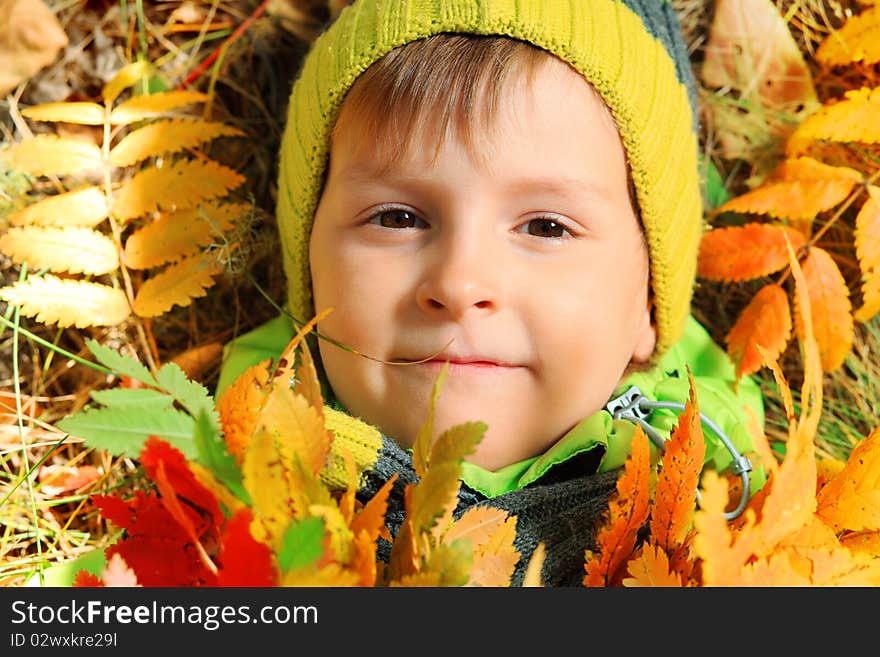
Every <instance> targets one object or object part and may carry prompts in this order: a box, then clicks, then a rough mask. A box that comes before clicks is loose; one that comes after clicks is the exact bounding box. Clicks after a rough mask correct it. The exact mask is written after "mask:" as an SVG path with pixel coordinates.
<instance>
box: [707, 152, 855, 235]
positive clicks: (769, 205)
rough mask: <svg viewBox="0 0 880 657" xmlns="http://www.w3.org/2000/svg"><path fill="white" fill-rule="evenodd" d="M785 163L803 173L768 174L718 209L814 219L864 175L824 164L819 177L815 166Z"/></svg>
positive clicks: (836, 203)
mask: <svg viewBox="0 0 880 657" xmlns="http://www.w3.org/2000/svg"><path fill="white" fill-rule="evenodd" d="M801 159H802V160H804V159H807V158H801ZM786 164H787V165H789V167H790V171H793V172H798V173H801V174H802V175H800V176H798V175H797V174H796V173H789V174H786V175H785V177H784V178H782V179H781V180H780V179H778V178H769V179H768V181H767V182H765V183H764V184H763V185H761V186H760V187H758V188H756V189H753V190H752V191H750V192H746V193H745V194H742V195H741V196H737V197H735V198H733V199H731V200H729V201H727V202H726V203H724V204H722V205H720V206H719V207H718V208H717V209H716V210H715V212H716V213H721V212H741V213H747V214H763V215H767V216H769V217H775V218H788V219H792V220H795V221H798V220H804V219H813V218H815V216H816V215H817V214H819V213H820V212H824V211H826V210H830V209H831V208H833V207H834V206H836V205H838V204H839V203H841V202H842V201H843V200H844V199H846V197H847V196H849V194H850V192H852V190H853V188H854V187H855V185H856V184H858V183H859V182H861V175H860V174H859V173H858V172H856V171H854V170H853V169H849V168H846V167H830V166H827V165H823V166H824V171H822V172H821V173H822V174H823V176H822V177H820V176H819V175H817V174H818V173H819V172H818V171H816V169H812V168H811V169H810V170H809V171H807V170H806V167H803V166H797V167H794V165H792V163H791V162H787V163H786ZM783 171H784V170H783ZM777 175H778V174H777ZM808 176H809V177H808Z"/></svg>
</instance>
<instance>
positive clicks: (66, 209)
mask: <svg viewBox="0 0 880 657" xmlns="http://www.w3.org/2000/svg"><path fill="white" fill-rule="evenodd" d="M106 217H107V197H106V196H104V192H103V191H101V188H100V187H97V186H94V185H87V186H83V187H79V188H77V189H74V190H72V191H69V192H64V193H62V194H55V195H54V196H47V197H46V198H42V199H40V200H39V201H37V202H35V203H31V204H30V205H28V206H26V207H24V208H22V209H21V210H19V211H18V212H16V213H14V214H12V215H10V216H9V223H11V224H12V225H13V226H24V225H39V226H83V227H92V226H97V225H98V224H99V223H101V222H102V221H104V219H105V218H106Z"/></svg>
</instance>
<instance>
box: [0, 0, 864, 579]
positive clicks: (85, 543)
mask: <svg viewBox="0 0 880 657" xmlns="http://www.w3.org/2000/svg"><path fill="white" fill-rule="evenodd" d="M328 2H333V0H300V1H299V2H296V1H295V0H290V3H291V6H299V7H300V9H301V12H300V15H299V17H298V18H297V17H291V16H288V17H287V18H285V22H284V24H283V25H282V23H281V21H280V20H279V19H278V18H277V17H268V16H265V15H264V16H262V17H261V18H259V19H258V20H256V21H255V22H254V24H253V25H251V27H250V28H249V30H248V31H247V32H246V33H245V34H244V35H243V36H242V37H241V38H240V39H238V40H237V41H235V42H234V43H233V44H232V45H231V46H230V47H229V49H228V50H227V51H226V52H225V54H224V56H223V57H222V58H221V60H222V62H223V63H222V66H219V67H217V68H213V69H209V71H208V73H207V74H206V75H205V76H204V78H202V80H200V88H205V89H206V90H208V91H210V93H211V94H212V104H211V107H212V112H213V118H215V119H218V120H225V121H228V122H231V123H234V124H235V125H237V126H238V127H240V128H241V129H243V130H244V131H245V132H246V133H247V134H248V136H249V138H247V139H243V140H235V141H229V142H226V143H224V144H222V145H221V147H220V148H219V149H218V150H216V151H215V152H214V153H212V155H213V156H214V157H216V158H217V159H219V160H221V161H228V162H232V163H234V166H235V167H236V168H237V169H238V170H239V171H241V172H242V173H244V174H245V175H246V176H247V181H248V182H247V183H246V185H245V186H244V187H245V188H246V189H247V193H248V194H249V198H248V199H246V200H248V201H249V202H251V203H252V205H253V208H254V213H253V214H254V217H253V221H252V222H251V224H250V226H249V230H248V232H247V234H246V235H244V236H243V243H244V245H245V247H246V248H244V249H243V251H242V255H241V260H240V262H238V263H237V266H236V267H235V268H233V269H231V270H230V271H228V272H226V273H225V275H224V276H222V277H220V279H219V280H218V283H217V284H216V285H215V287H213V288H211V289H210V290H209V293H208V295H207V297H205V298H203V299H200V300H199V301H198V302H197V303H195V304H193V305H192V306H190V307H188V308H184V309H176V310H174V311H172V312H171V313H169V314H167V315H165V316H163V317H161V318H160V319H157V320H155V321H153V322H151V323H147V324H144V325H143V326H141V327H138V326H136V325H134V324H132V325H126V326H122V327H117V328H114V329H103V328H101V329H98V328H95V329H89V330H78V329H61V330H59V329H57V328H55V327H51V326H43V325H40V324H38V323H36V322H32V321H30V320H27V319H24V318H19V317H17V315H16V313H15V312H14V311H13V309H12V308H3V307H0V311H2V312H3V316H4V317H5V319H6V320H7V322H6V323H4V324H3V325H2V326H0V585H11V586H19V585H22V584H23V583H24V582H25V581H26V580H27V578H28V577H30V576H31V575H33V574H34V573H35V572H36V571H38V570H39V569H41V568H43V567H45V566H46V565H48V564H52V563H57V562H62V561H67V560H70V559H72V558H74V557H76V556H78V555H80V554H82V553H84V552H87V551H89V550H91V549H93V548H94V547H102V546H103V545H105V544H106V543H107V542H108V541H109V540H110V539H111V538H112V536H111V535H110V534H109V533H108V529H109V528H108V527H107V526H106V525H105V523H103V522H102V521H101V519H100V518H99V517H98V516H97V515H96V514H95V512H94V510H93V507H92V506H91V505H90V504H88V503H87V500H88V496H89V495H90V494H92V493H108V492H111V491H114V490H122V489H125V490H132V489H135V488H137V487H139V486H141V485H143V482H142V481H141V479H140V474H139V469H138V465H137V463H135V462H133V461H131V460H129V459H125V458H115V457H110V456H108V455H107V454H104V453H99V452H96V451H94V450H91V449H85V448H83V446H82V445H80V444H77V443H76V442H75V441H74V440H73V439H71V438H70V437H68V436H65V434H63V433H61V432H59V431H58V430H56V429H55V428H54V427H53V422H55V421H56V420H58V419H59V418H61V417H63V416H64V415H66V414H68V413H70V412H71V411H73V410H76V409H79V408H81V407H82V406H83V405H84V404H85V403H86V402H87V401H88V399H89V392H90V391H91V390H94V389H96V388H98V387H102V386H106V385H110V384H112V383H113V382H112V381H111V380H109V379H108V378H107V377H106V376H105V375H103V374H100V373H98V372H96V371H94V370H91V369H89V368H87V367H84V366H82V365H79V364H77V362H76V360H75V359H76V358H86V359H88V358H89V357H90V354H89V352H88V350H87V349H86V347H85V340H86V339H87V338H95V339H97V340H98V341H100V342H102V343H103V344H107V345H108V346H114V347H117V348H122V347H124V348H127V349H130V350H132V351H134V352H135V353H139V354H140V355H141V356H142V357H143V356H144V353H143V352H144V349H145V348H146V347H145V342H144V340H142V339H141V338H140V337H139V336H140V335H146V336H148V340H146V343H147V345H148V347H149V349H150V350H151V351H153V352H154V353H153V354H151V356H152V357H154V358H155V359H156V360H158V361H160V362H165V361H167V360H170V359H171V358H174V357H175V356H177V355H179V354H181V353H183V352H185V351H187V350H189V349H193V348H197V347H200V346H204V345H217V344H220V343H223V342H225V341H226V340H228V339H229V338H230V337H232V336H233V335H234V334H237V333H240V332H243V331H245V330H247V329H249V328H251V327H253V326H256V325H258V324H259V323H261V322H262V321H264V320H266V319H268V318H269V317H272V316H274V315H275V312H276V311H275V309H274V308H273V307H272V305H271V304H269V303H268V302H267V301H266V300H265V299H263V297H262V296H261V294H259V293H257V291H256V287H255V286H256V285H259V286H260V287H261V288H262V289H263V290H265V291H266V293H267V294H268V295H269V296H271V297H272V298H274V299H280V298H281V297H282V290H283V287H284V281H283V274H282V272H281V269H280V267H278V266H277V263H278V262H279V261H280V259H279V251H278V249H279V247H278V242H277V239H276V237H275V232H274V229H275V227H274V223H273V211H274V198H275V182H274V181H275V176H276V157H277V145H278V141H279V139H280V135H281V128H282V119H283V117H284V108H285V104H286V100H287V94H288V92H289V84H290V81H291V80H292V79H293V77H294V75H295V73H296V70H297V67H298V62H299V60H300V57H301V55H302V53H303V52H304V50H305V47H306V45H307V43H308V40H309V39H310V38H312V37H313V36H314V34H315V31H316V28H317V25H318V24H319V23H320V21H321V20H323V19H324V18H326V16H327V15H328V11H329V10H328ZM673 2H674V4H675V5H676V8H677V9H678V10H679V13H680V15H681V16H682V21H683V27H684V30H685V34H686V38H687V40H688V43H689V45H690V50H691V53H692V58H693V60H694V63H695V65H696V66H698V65H699V62H700V60H701V50H702V48H703V46H704V45H705V38H706V33H707V30H708V27H709V25H710V24H711V18H712V6H713V3H712V2H711V1H710V0H673ZM182 4H184V3H164V4H162V3H152V2H145V3H144V4H143V10H142V12H140V13H139V12H138V11H137V6H139V5H135V4H129V3H127V2H123V3H122V4H120V5H113V6H110V7H109V8H108V7H106V6H105V5H101V4H100V3H89V2H87V1H86V0H81V1H77V0H72V1H71V2H66V3H60V2H56V3H50V6H53V9H55V11H56V14H57V15H58V17H59V18H60V19H61V21H62V24H63V25H64V27H65V29H66V31H67V33H68V35H69V37H70V40H71V45H70V47H69V48H68V56H66V57H65V58H63V59H62V60H61V61H59V62H57V63H56V64H55V65H53V66H51V67H49V68H47V69H44V70H43V71H41V72H40V73H39V74H38V75H36V76H35V77H34V78H33V79H32V80H31V81H30V82H29V83H28V84H27V85H26V86H24V87H23V88H22V89H20V90H19V92H20V93H17V94H15V95H13V96H10V97H9V98H7V99H4V100H2V101H0V130H2V131H3V132H2V133H0V141H12V140H14V139H16V138H17V136H18V130H19V129H20V128H21V125H22V119H21V118H20V116H19V115H18V114H17V110H18V107H19V106H27V105H31V104H37V103H40V102H47V101H54V100H65V99H79V98H93V97H95V96H96V95H97V93H99V90H100V88H101V86H102V84H103V83H104V82H105V81H106V79H105V77H102V76H106V74H107V72H108V71H112V70H115V69H116V68H118V66H119V65H121V64H122V63H123V62H125V61H132V60H133V59H134V58H135V57H136V55H138V54H142V55H145V56H146V57H148V58H149V59H150V60H151V61H153V62H156V63H157V64H159V65H160V68H161V69H162V70H163V72H164V73H165V74H166V75H167V77H168V81H169V83H170V84H172V85H174V84H177V83H179V82H180V81H181V80H182V79H183V78H184V77H185V76H186V74H187V73H188V72H189V71H191V70H193V69H194V68H195V67H196V65H197V62H198V61H200V60H201V59H203V58H204V57H205V56H206V55H207V54H209V53H211V52H213V51H214V50H215V49H217V48H218V47H219V45H220V44H221V43H223V40H224V39H225V38H226V37H228V35H229V33H230V31H231V29H232V28H233V27H234V26H235V25H238V24H240V23H241V22H242V21H243V20H244V19H246V17H247V16H248V15H249V13H250V12H252V11H253V8H254V7H253V5H252V4H251V3H246V2H228V3H225V4H223V5H204V6H205V7H209V6H213V7H215V8H216V11H215V12H214V13H213V14H212V15H210V16H207V17H205V18H204V23H203V25H205V26H206V29H205V31H204V33H203V34H201V36H200V35H199V34H198V33H197V32H188V31H180V32H173V31H169V30H167V29H165V27H164V26H167V25H168V24H170V23H169V19H170V14H171V12H172V11H173V10H174V9H175V8H177V7H178V6H180V5H182ZM335 4H336V5H338V4H339V2H338V0H337V1H336V2H335ZM855 4H856V3H855V2H850V3H845V2H833V1H831V2H818V0H786V1H785V2H782V1H780V2H779V3H778V5H779V6H780V8H783V9H785V10H786V11H788V12H789V13H790V14H791V16H792V25H793V30H792V31H793V33H794V34H795V35H796V36H797V38H798V39H799V42H800V43H801V44H802V47H803V49H804V51H805V52H811V51H812V50H813V49H814V48H815V46H816V44H817V43H818V41H819V40H821V37H822V36H823V35H824V33H826V32H827V29H828V26H829V25H831V24H833V23H834V21H836V20H840V16H842V15H843V14H841V13H840V12H844V13H845V11H846V10H847V8H848V7H850V6H852V5H855ZM224 24H225V25H227V27H224ZM211 25H213V26H215V27H211ZM217 25H219V27H217ZM708 97H709V96H704V98H708ZM702 141H703V148H704V153H705V154H706V156H707V157H709V158H711V159H713V161H715V162H716V164H717V165H718V167H719V169H720V170H721V172H722V174H723V176H724V178H725V179H726V180H727V182H728V185H729V188H730V190H731V191H733V192H736V191H738V190H741V189H742V188H744V187H745V186H746V184H747V179H748V176H749V171H748V167H747V166H744V165H743V163H741V162H740V163H738V162H725V161H723V160H721V159H720V158H719V157H718V152H717V143H716V142H715V136H714V135H713V134H712V132H711V126H707V129H706V130H705V131H704V134H703V135H702ZM45 184H46V183H40V184H38V185H37V186H36V187H35V188H34V189H33V190H32V192H31V193H36V194H38V193H40V192H41V187H40V185H45ZM27 188H28V185H27V184H26V181H25V180H23V179H22V177H21V176H19V175H17V174H15V173H14V172H6V171H0V191H2V194H0V229H2V228H3V224H2V221H3V219H2V217H3V215H4V214H6V213H7V212H8V211H9V209H10V207H11V206H13V205H14V204H15V202H16V200H17V199H18V198H20V197H21V195H22V194H24V193H26V192H27ZM0 275H2V277H3V280H2V284H4V285H5V284H8V283H9V282H11V281H13V280H15V279H16V278H17V277H18V275H19V271H18V269H17V268H16V267H15V266H13V265H12V263H11V262H9V261H8V260H5V259H2V256H0ZM752 292H753V290H750V289H749V287H748V286H746V285H743V286H739V287H737V286H719V285H710V284H705V283H703V284H701V285H700V286H699V288H698V290H697V296H696V302H695V313H696V315H697V317H698V319H701V320H702V321H703V323H704V324H705V325H706V326H707V327H708V328H709V330H710V332H711V333H712V334H713V336H714V337H715V338H716V339H717V340H719V341H723V336H724V334H725V332H726V330H727V329H728V328H729V327H730V326H731V325H732V321H733V319H734V318H735V316H736V314H737V313H738V309H741V308H742V307H743V305H744V304H745V303H746V302H747V301H748V299H749V298H750V295H751V293H752ZM12 327H18V329H20V330H17V329H15V328H12ZM793 349H796V347H795V348H793ZM878 350H880V326H878V324H877V323H872V324H870V325H868V326H866V327H864V331H861V332H860V334H859V336H858V338H857V342H856V346H855V348H854V352H853V355H852V356H851V357H850V359H849V360H848V362H847V365H846V367H845V368H843V369H842V370H841V371H840V372H837V373H835V374H834V375H832V376H829V377H828V393H827V395H826V418H825V420H824V423H823V431H822V439H821V440H822V445H821V446H820V448H821V450H822V451H823V452H827V453H829V454H833V455H837V456H841V455H845V454H847V453H848V448H849V447H850V446H851V444H852V442H853V441H854V440H857V439H858V438H859V437H861V436H863V435H865V433H866V432H867V431H868V430H870V429H871V428H873V427H874V426H877V425H878V424H880V417H878V413H880V411H878V409H880V383H878V380H880V379H878V374H880V373H878V371H877V370H878V367H880V366H878V365H876V363H877V362H878V358H877V354H878ZM783 365H784V367H785V368H786V371H787V373H788V374H790V375H791V376H792V378H793V379H794V378H796V377H797V371H798V368H799V364H798V359H797V354H796V351H791V352H790V353H788V354H787V355H786V358H785V360H784V362H783ZM217 372H218V362H217V360H216V358H215V359H214V360H213V361H211V362H210V363H208V364H207V365H206V366H205V367H204V368H202V370H201V371H200V372H199V374H198V378H200V379H201V380H202V381H203V382H204V383H205V384H206V385H207V386H208V387H209V388H212V387H213V384H214V383H215V382H216V376H217ZM759 379H760V380H761V383H762V386H763V387H764V389H765V392H766V395H767V410H768V434H769V435H771V437H772V436H774V435H779V436H782V435H784V431H783V429H784V414H782V413H781V403H780V402H779V399H778V394H777V393H776V390H775V386H774V385H773V383H772V379H771V378H770V377H769V376H764V375H763V374H761V375H759ZM70 465H79V466H92V467H95V468H98V469H99V472H100V477H99V478H98V479H97V480H96V481H93V482H91V483H89V484H88V485H86V486H84V487H82V488H80V489H76V490H70V491H64V492H61V493H59V492H58V491H57V489H56V488H53V483H57V480H56V481H55V482H53V481H52V480H51V479H47V478H46V475H47V474H51V473H52V472H53V469H54V471H55V472H58V470H59V468H62V467H64V466H70Z"/></svg>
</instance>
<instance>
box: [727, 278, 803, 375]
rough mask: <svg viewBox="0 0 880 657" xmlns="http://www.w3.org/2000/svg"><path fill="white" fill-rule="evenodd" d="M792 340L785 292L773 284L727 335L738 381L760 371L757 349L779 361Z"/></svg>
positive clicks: (749, 306)
mask: <svg viewBox="0 0 880 657" xmlns="http://www.w3.org/2000/svg"><path fill="white" fill-rule="evenodd" d="M790 338H791V309H790V307H789V304H788V294H787V293H786V292H785V290H784V289H783V288H782V287H780V286H779V285H776V284H775V283H770V284H768V285H765V286H764V287H762V288H761V289H760V290H759V291H758V293H757V294H756V295H755V296H754V297H752V300H751V301H749V303H748V305H747V306H746V307H745V308H744V309H743V311H742V312H741V313H740V316H739V317H738V318H737V320H736V323H735V324H734V325H733V327H732V328H731V329H730V331H729V332H728V334H727V336H726V338H725V342H726V343H727V353H728V355H729V356H730V359H731V360H732V361H733V364H734V365H735V366H736V377H737V378H740V377H741V376H743V375H745V374H752V373H754V372H757V371H758V370H759V369H761V367H762V365H763V359H762V355H761V352H760V351H759V350H758V346H760V347H761V348H763V350H764V352H765V353H766V354H767V355H769V356H770V357H772V358H774V359H775V358H777V357H778V356H779V354H781V353H782V351H783V350H784V349H785V347H786V345H787V344H788V341H789V339H790Z"/></svg>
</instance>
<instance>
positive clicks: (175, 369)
mask: <svg viewBox="0 0 880 657" xmlns="http://www.w3.org/2000/svg"><path fill="white" fill-rule="evenodd" d="M156 381H157V384H158V387H159V388H162V390H165V391H166V392H167V393H168V394H169V395H171V396H172V397H174V399H175V400H177V401H178V402H179V403H180V405H181V406H183V407H184V408H185V409H186V410H187V411H189V414H190V415H192V416H193V417H194V418H195V417H199V415H200V414H201V413H202V412H205V413H208V415H209V416H211V419H216V423H217V428H218V430H219V428H220V418H219V416H218V415H217V413H216V412H215V410H214V400H213V399H212V398H211V394H210V393H209V392H208V389H207V388H206V387H205V386H203V385H202V384H201V383H199V382H198V381H193V380H192V379H190V378H189V377H187V376H186V373H185V372H184V371H183V370H182V369H181V368H180V366H179V365H178V364H177V363H165V364H164V365H163V366H162V367H161V368H159V372H158V374H156Z"/></svg>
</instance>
